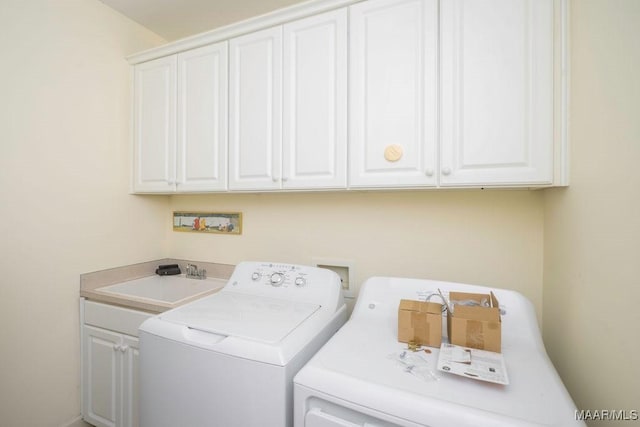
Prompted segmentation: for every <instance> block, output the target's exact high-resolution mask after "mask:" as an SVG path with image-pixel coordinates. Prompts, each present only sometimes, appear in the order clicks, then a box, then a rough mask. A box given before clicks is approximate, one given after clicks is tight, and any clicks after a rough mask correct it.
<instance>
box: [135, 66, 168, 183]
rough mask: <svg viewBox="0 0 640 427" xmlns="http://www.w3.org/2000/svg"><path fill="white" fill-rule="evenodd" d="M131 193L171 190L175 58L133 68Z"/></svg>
mask: <svg viewBox="0 0 640 427" xmlns="http://www.w3.org/2000/svg"><path fill="white" fill-rule="evenodd" d="M133 104H134V105H133V109H134V119H133V122H134V129H133V133H134V135H133V141H134V155H133V157H134V165H133V191H134V192H141V193H166V192H172V191H174V190H175V176H176V172H175V167H176V165H175V150H176V133H175V131H176V125H175V120H176V56H175V55H173V56H169V57H165V58H159V59H155V60H153V61H149V62H144V63H142V64H139V65H136V66H135V68H134V103H133Z"/></svg>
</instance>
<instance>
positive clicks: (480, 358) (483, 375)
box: [438, 344, 509, 385]
mask: <svg viewBox="0 0 640 427" xmlns="http://www.w3.org/2000/svg"><path fill="white" fill-rule="evenodd" d="M438 369H439V370H440V371H443V372H448V373H450V374H455V375H460V376H463V377H467V378H473V379H475V380H480V381H487V382H491V383H496V384H504V385H507V384H509V377H508V376H507V368H506V366H505V364H504V357H503V356H502V353H494V352H492V351H485V350H476V349H473V348H467V347H461V346H458V345H452V344H442V346H441V347H440V355H439V357H438Z"/></svg>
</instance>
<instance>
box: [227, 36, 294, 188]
mask: <svg viewBox="0 0 640 427" xmlns="http://www.w3.org/2000/svg"><path fill="white" fill-rule="evenodd" d="M229 48H230V53H229V60H230V65H229V69H230V75H229V82H230V99H229V126H230V128H229V188H230V189H232V190H261V189H266V190H269V189H278V188H280V178H281V176H280V172H281V162H280V160H281V159H280V157H281V149H282V147H281V145H282V135H281V126H282V124H281V120H282V93H281V91H282V27H275V28H269V29H266V30H262V31H258V32H255V33H251V34H247V35H245V36H241V37H238V38H235V39H232V40H231V42H230V46H229Z"/></svg>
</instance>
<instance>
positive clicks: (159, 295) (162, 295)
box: [95, 275, 227, 305]
mask: <svg viewBox="0 0 640 427" xmlns="http://www.w3.org/2000/svg"><path fill="white" fill-rule="evenodd" d="M226 284H227V280H226V279H214V278H211V279H203V280H199V279H188V278H187V277H185V275H176V276H157V275H155V276H149V277H143V278H141V279H135V280H130V281H128V282H122V283H117V284H115V285H109V286H103V287H101V288H97V289H95V291H96V292H100V293H103V294H107V295H113V296H117V297H121V298H136V299H142V300H148V301H152V302H155V303H163V304H170V305H178V304H180V303H182V302H186V301H188V300H192V299H195V298H197V297H199V296H204V295H207V294H209V293H213V292H214V291H216V290H219V289H221V288H222V287H224V285H226Z"/></svg>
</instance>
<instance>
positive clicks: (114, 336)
mask: <svg viewBox="0 0 640 427" xmlns="http://www.w3.org/2000/svg"><path fill="white" fill-rule="evenodd" d="M83 306H84V313H85V314H84V316H83V317H84V320H83V323H82V325H81V327H82V418H83V419H84V420H85V421H87V422H88V423H91V424H93V425H95V426H97V427H136V426H138V356H139V349H138V338H137V336H134V335H130V334H135V335H137V328H138V327H139V326H140V324H141V323H142V322H143V321H144V320H145V319H146V318H148V317H151V314H148V313H143V312H138V311H136V310H129V309H125V308H121V307H115V306H109V305H107V304H100V303H94V302H88V301H83ZM96 324H97V325H98V326H96ZM100 326H104V327H100Z"/></svg>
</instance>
